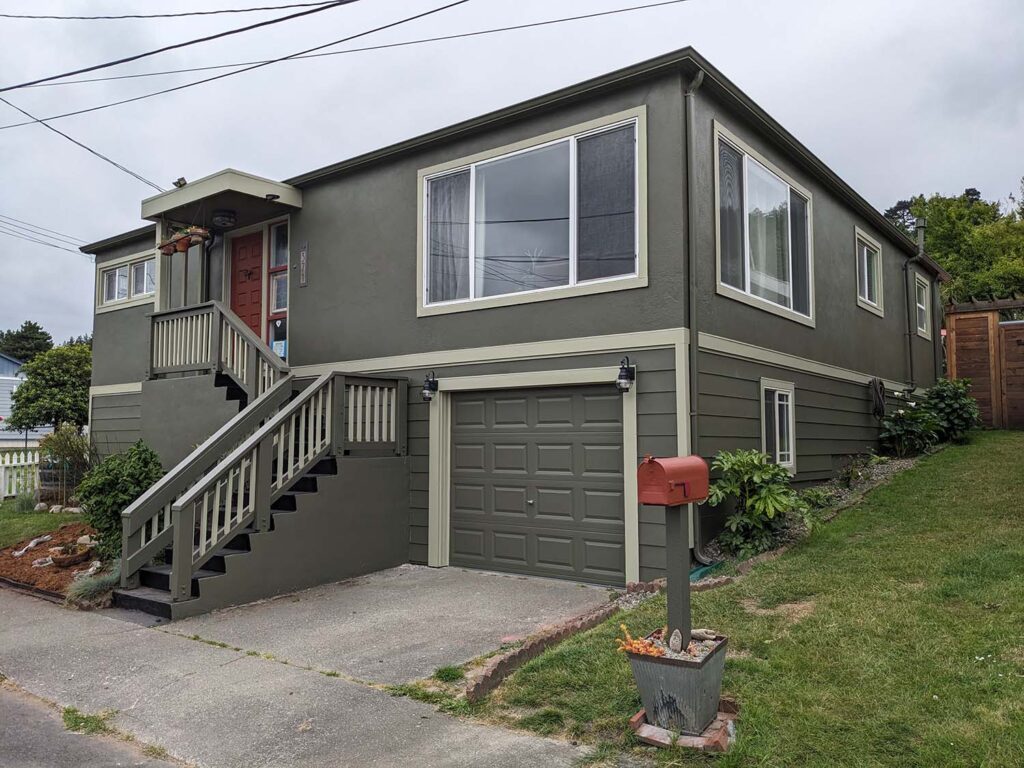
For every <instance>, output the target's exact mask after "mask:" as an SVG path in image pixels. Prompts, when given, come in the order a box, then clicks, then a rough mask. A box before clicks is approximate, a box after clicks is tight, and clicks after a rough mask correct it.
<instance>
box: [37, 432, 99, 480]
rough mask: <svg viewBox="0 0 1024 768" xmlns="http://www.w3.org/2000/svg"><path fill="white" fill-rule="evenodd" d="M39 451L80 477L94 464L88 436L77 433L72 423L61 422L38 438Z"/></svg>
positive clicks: (93, 454) (44, 456) (93, 452)
mask: <svg viewBox="0 0 1024 768" xmlns="http://www.w3.org/2000/svg"><path fill="white" fill-rule="evenodd" d="M39 453H40V454H41V455H42V456H43V458H46V459H49V460H50V461H53V462H56V463H57V464H59V465H60V466H61V467H62V468H63V469H64V470H65V471H67V473H68V474H69V475H72V476H74V477H82V476H83V475H85V473H86V472H88V471H89V470H90V469H92V467H93V466H94V465H95V464H96V452H95V450H94V449H93V447H92V445H91V444H90V442H89V438H88V436H87V435H81V434H79V433H78V429H77V428H76V427H75V426H74V425H73V424H61V425H60V426H59V427H58V428H57V429H55V430H54V431H53V432H52V433H50V434H49V435H47V436H46V437H44V438H43V439H42V440H40V441H39Z"/></svg>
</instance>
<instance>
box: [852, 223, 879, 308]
mask: <svg viewBox="0 0 1024 768" xmlns="http://www.w3.org/2000/svg"><path fill="white" fill-rule="evenodd" d="M853 233H854V240H853V242H854V272H855V279H854V288H855V290H856V292H857V306H858V307H861V308H862V309H866V310H867V311H868V312H871V313H873V314H876V315H878V316H879V317H885V269H884V268H883V264H884V261H883V257H882V244H881V243H879V242H878V241H877V240H876V239H875V238H873V237H871V235H869V234H868V233H867V232H865V231H864V230H863V229H861V228H860V227H854V228H853ZM861 245H866V246H868V247H869V248H871V249H872V250H874V252H875V253H876V254H877V256H876V259H877V261H876V263H875V278H876V280H875V295H876V296H877V297H878V301H877V302H875V303H872V302H871V301H868V299H866V298H865V297H863V296H861V295H860V249H861Z"/></svg>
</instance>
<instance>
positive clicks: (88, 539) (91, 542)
mask: <svg viewBox="0 0 1024 768" xmlns="http://www.w3.org/2000/svg"><path fill="white" fill-rule="evenodd" d="M75 543H76V544H85V545H86V546H87V547H94V546H96V539H94V538H93V537H92V536H90V535H89V534H85V536H79V537H78V541H77V542H75Z"/></svg>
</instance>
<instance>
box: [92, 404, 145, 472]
mask: <svg viewBox="0 0 1024 768" xmlns="http://www.w3.org/2000/svg"><path fill="white" fill-rule="evenodd" d="M89 433H90V435H91V436H92V444H93V445H94V446H95V447H96V450H97V451H98V452H99V454H100V456H101V457H105V456H109V455H111V454H113V453H120V452H121V451H124V450H126V449H128V448H130V447H131V446H132V445H133V444H135V443H136V442H137V441H138V440H140V439H142V393H141V392H132V393H130V394H122V395H98V396H96V397H93V399H92V420H91V422H90V424H89Z"/></svg>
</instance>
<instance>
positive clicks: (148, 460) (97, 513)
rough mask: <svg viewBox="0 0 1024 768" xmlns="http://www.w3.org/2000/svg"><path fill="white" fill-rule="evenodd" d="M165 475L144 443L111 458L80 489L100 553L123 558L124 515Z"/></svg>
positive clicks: (82, 501)
mask: <svg viewBox="0 0 1024 768" xmlns="http://www.w3.org/2000/svg"><path fill="white" fill-rule="evenodd" d="M161 475H163V469H162V468H161V466H160V459H159V457H158V456H157V455H156V454H155V453H154V452H153V451H152V450H151V449H150V448H148V447H147V446H146V444H145V443H143V442H142V441H141V440H139V442H137V443H136V444H135V445H133V446H132V447H131V448H129V449H128V450H127V451H125V452H124V453H118V454H114V455H113V456H108V457H107V458H106V459H104V460H103V462H102V463H101V464H99V465H98V466H97V467H96V468H94V469H93V470H91V471H90V472H89V473H88V474H87V475H86V476H85V478H83V480H82V482H81V484H80V485H79V486H78V498H79V501H80V503H81V505H82V512H83V514H84V515H85V519H86V521H87V522H88V523H89V525H91V526H92V527H93V528H95V529H96V533H97V536H98V538H99V545H98V547H97V550H98V554H99V555H100V557H101V558H103V559H104V560H113V559H116V558H119V557H120V556H121V513H122V512H123V511H124V510H125V508H127V507H128V505H129V504H131V503H132V502H133V501H135V500H136V499H137V498H139V496H141V495H142V494H143V493H144V492H145V491H146V490H147V489H148V488H149V487H150V486H151V485H153V483H155V482H156V481H157V480H159V479H160V477H161Z"/></svg>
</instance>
